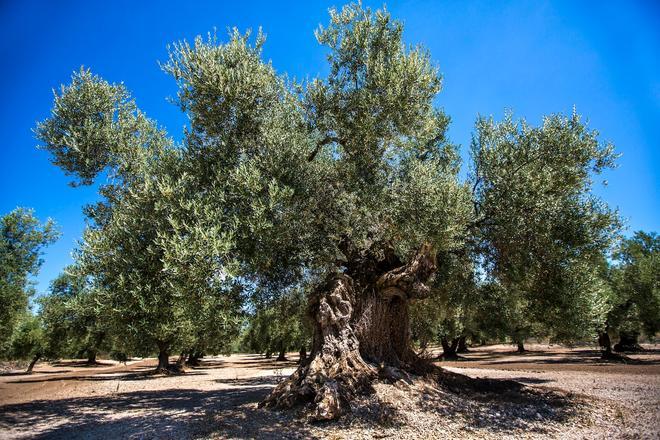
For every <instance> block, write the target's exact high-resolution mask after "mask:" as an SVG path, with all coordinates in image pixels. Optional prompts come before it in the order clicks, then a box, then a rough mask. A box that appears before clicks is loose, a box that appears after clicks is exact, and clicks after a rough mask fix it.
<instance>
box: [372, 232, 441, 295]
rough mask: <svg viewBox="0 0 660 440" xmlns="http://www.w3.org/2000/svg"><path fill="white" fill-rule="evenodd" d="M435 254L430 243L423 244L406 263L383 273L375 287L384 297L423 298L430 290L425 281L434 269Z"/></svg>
mask: <svg viewBox="0 0 660 440" xmlns="http://www.w3.org/2000/svg"><path fill="white" fill-rule="evenodd" d="M436 267H437V266H436V255H435V252H434V251H433V249H432V247H431V245H429V244H425V245H423V246H422V247H421V248H420V250H419V251H418V252H417V254H416V255H415V257H414V258H413V259H412V260H410V262H408V264H406V265H404V266H401V267H397V268H396V269H393V270H390V271H389V272H386V273H385V274H383V275H382V276H381V277H380V278H379V279H378V281H377V282H376V287H377V289H378V291H379V292H380V294H381V296H383V297H384V298H392V297H400V298H402V299H412V298H425V297H426V296H428V294H429V292H430V288H429V287H428V286H427V285H426V282H427V281H428V280H429V279H430V278H431V277H432V276H433V274H434V273H435V270H436Z"/></svg>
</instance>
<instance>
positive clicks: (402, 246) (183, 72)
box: [164, 5, 471, 285]
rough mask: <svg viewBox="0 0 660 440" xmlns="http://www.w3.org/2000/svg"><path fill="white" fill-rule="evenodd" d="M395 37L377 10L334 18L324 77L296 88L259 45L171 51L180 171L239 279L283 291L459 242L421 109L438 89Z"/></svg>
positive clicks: (438, 147)
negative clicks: (358, 265) (361, 261)
mask: <svg viewBox="0 0 660 440" xmlns="http://www.w3.org/2000/svg"><path fill="white" fill-rule="evenodd" d="M401 32H402V26H401V24H400V23H399V22H396V21H394V20H392V19H391V18H390V17H389V15H388V14H387V13H386V12H384V11H379V12H376V13H372V12H371V11H369V10H364V9H362V8H361V7H360V6H358V5H349V6H347V7H345V8H343V9H342V11H340V12H338V11H331V23H330V25H329V26H328V27H327V28H320V29H319V30H318V31H317V38H318V40H319V42H320V43H321V44H323V45H325V46H327V47H328V49H329V55H328V58H329V62H330V65H331V73H330V75H329V77H328V78H326V79H315V80H313V81H311V82H309V83H306V84H301V85H298V84H295V83H292V82H290V81H288V80H287V79H286V78H285V77H281V76H278V75H277V74H276V72H275V71H274V69H273V67H272V65H271V64H270V63H265V62H263V61H262V59H261V47H262V44H263V42H264V38H263V35H262V34H259V35H258V36H257V38H256V41H255V43H254V45H251V44H250V38H249V34H246V35H241V34H239V33H238V32H237V31H234V32H233V33H232V34H231V35H230V41H229V42H228V43H226V44H220V45H218V44H217V41H216V38H215V37H210V38H209V39H207V40H204V39H202V38H197V39H196V40H195V42H194V44H193V45H190V44H188V43H185V42H184V43H180V44H177V45H175V46H174V47H173V49H172V52H171V55H170V60H169V61H168V63H166V64H165V65H164V68H165V70H166V71H167V72H169V73H171V74H172V75H173V76H174V78H175V79H176V80H177V81H178V83H179V86H180V92H179V104H180V106H181V108H182V109H183V110H184V111H186V112H187V113H188V114H189V116H190V120H191V128H190V131H189V135H188V137H187V149H186V160H187V162H188V163H189V164H191V168H192V169H191V171H190V172H191V174H195V175H196V178H198V179H199V185H198V188H200V192H202V193H204V194H203V197H204V200H205V203H206V204H208V205H209V206H212V207H215V208H217V209H216V212H214V213H213V216H212V218H211V219H210V220H209V224H216V225H217V224H224V225H226V230H231V231H232V238H233V240H234V246H235V248H234V249H233V250H232V252H231V255H232V256H236V259H237V260H239V261H240V266H241V272H240V274H241V276H246V277H253V278H255V279H257V280H259V281H266V282H268V283H275V284H277V285H291V284H295V283H296V282H298V281H299V280H300V279H301V278H302V277H304V276H307V275H309V274H310V273H315V272H319V271H320V272H324V271H327V270H335V269H333V268H334V267H336V265H337V261H343V262H345V263H346V262H347V261H348V260H350V259H351V258H354V257H355V256H356V255H359V254H363V253H372V254H376V255H378V254H382V253H383V252H385V250H386V248H389V247H391V246H394V247H395V248H396V250H397V251H398V252H399V255H400V257H402V258H404V259H405V258H407V257H408V256H409V255H410V254H411V253H412V252H414V251H415V250H416V249H417V248H418V247H419V246H420V245H421V243H423V242H432V243H433V244H434V245H436V247H437V248H438V249H447V248H452V247H455V246H457V245H458V244H459V243H460V238H459V239H458V240H457V238H456V237H460V235H461V233H462V232H463V230H464V228H465V226H464V225H465V223H466V222H467V220H468V219H469V217H470V215H471V212H470V204H469V193H468V191H467V188H466V187H465V186H464V185H461V184H460V183H459V182H458V179H457V171H458V160H457V157H458V156H457V153H456V151H455V148H454V147H453V146H452V145H450V144H448V142H447V140H446V138H445V130H446V127H447V124H448V118H447V117H446V116H445V115H444V114H443V113H442V112H441V111H439V110H437V109H435V108H434V106H433V103H432V101H433V98H434V97H435V95H436V94H437V92H438V91H439V89H440V77H439V74H438V72H437V70H436V68H435V67H434V66H432V64H431V62H430V60H429V57H428V54H427V53H426V52H425V51H423V50H421V49H419V48H407V47H405V45H404V44H403V42H402V35H401Z"/></svg>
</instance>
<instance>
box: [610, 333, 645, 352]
mask: <svg viewBox="0 0 660 440" xmlns="http://www.w3.org/2000/svg"><path fill="white" fill-rule="evenodd" d="M637 338H638V335H637V334H636V333H625V332H621V334H620V335H619V342H618V343H617V344H616V345H615V346H614V351H616V352H619V353H621V352H637V351H644V348H642V346H641V345H639V342H637Z"/></svg>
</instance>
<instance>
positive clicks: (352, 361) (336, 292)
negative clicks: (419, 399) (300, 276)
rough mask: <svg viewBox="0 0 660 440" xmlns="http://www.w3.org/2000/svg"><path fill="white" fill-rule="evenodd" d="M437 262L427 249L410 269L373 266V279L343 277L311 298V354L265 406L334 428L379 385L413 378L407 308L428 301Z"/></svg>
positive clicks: (413, 356)
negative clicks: (300, 411) (301, 412)
mask: <svg viewBox="0 0 660 440" xmlns="http://www.w3.org/2000/svg"><path fill="white" fill-rule="evenodd" d="M435 264H436V263H435V254H434V253H433V251H432V249H431V248H430V247H429V246H423V247H422V248H421V249H420V251H419V252H418V253H417V254H416V255H415V256H414V257H413V258H412V259H411V261H410V262H408V264H405V265H398V266H394V267H387V265H386V264H381V265H378V264H376V265H373V266H372V267H375V268H377V269H376V270H374V271H373V272H370V271H368V270H365V271H364V272H357V273H352V274H349V273H339V274H337V275H334V276H333V277H331V278H330V279H329V280H328V281H327V282H326V283H325V285H324V286H321V287H320V288H319V289H317V290H316V291H315V292H314V294H313V295H312V296H311V297H310V301H309V310H308V312H309V314H310V317H311V318H312V321H313V323H314V334H313V339H312V350H311V353H310V355H309V357H308V358H307V360H306V361H305V362H303V363H302V364H301V365H300V366H299V367H298V369H297V370H296V371H295V372H294V373H293V375H291V377H289V378H288V379H287V380H286V381H284V382H282V383H281V384H279V385H278V386H277V387H276V388H275V389H274V390H273V392H272V393H271V394H270V395H269V396H268V397H267V398H266V399H265V400H264V401H263V402H261V406H265V407H271V408H277V407H279V408H289V407H292V406H294V405H298V404H307V405H308V407H307V413H308V417H309V418H310V419H311V420H332V419H336V418H338V417H340V416H341V415H342V414H343V413H345V412H346V411H347V410H348V409H349V402H350V400H351V399H352V398H353V397H355V396H356V395H357V394H359V393H365V392H369V391H371V390H372V388H371V382H372V381H373V380H374V379H377V378H378V377H379V376H380V377H385V378H389V379H392V378H394V377H395V376H397V375H399V374H400V373H399V371H400V370H408V371H414V369H415V364H416V362H417V361H418V357H417V355H416V354H415V352H414V351H413V349H412V346H411V343H410V330H409V314H408V304H409V301H410V300H412V299H416V298H421V297H424V296H427V295H428V293H429V288H428V287H427V286H426V284H425V283H426V282H427V281H428V280H429V279H430V277H431V276H432V275H433V273H434V272H435V269H436V265H435Z"/></svg>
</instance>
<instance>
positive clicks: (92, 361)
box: [87, 349, 96, 365]
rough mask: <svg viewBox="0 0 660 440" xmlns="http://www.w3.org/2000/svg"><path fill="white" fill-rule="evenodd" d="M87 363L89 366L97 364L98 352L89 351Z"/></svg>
mask: <svg viewBox="0 0 660 440" xmlns="http://www.w3.org/2000/svg"><path fill="white" fill-rule="evenodd" d="M87 363H88V364H89V365H94V364H96V350H91V349H90V350H87Z"/></svg>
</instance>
